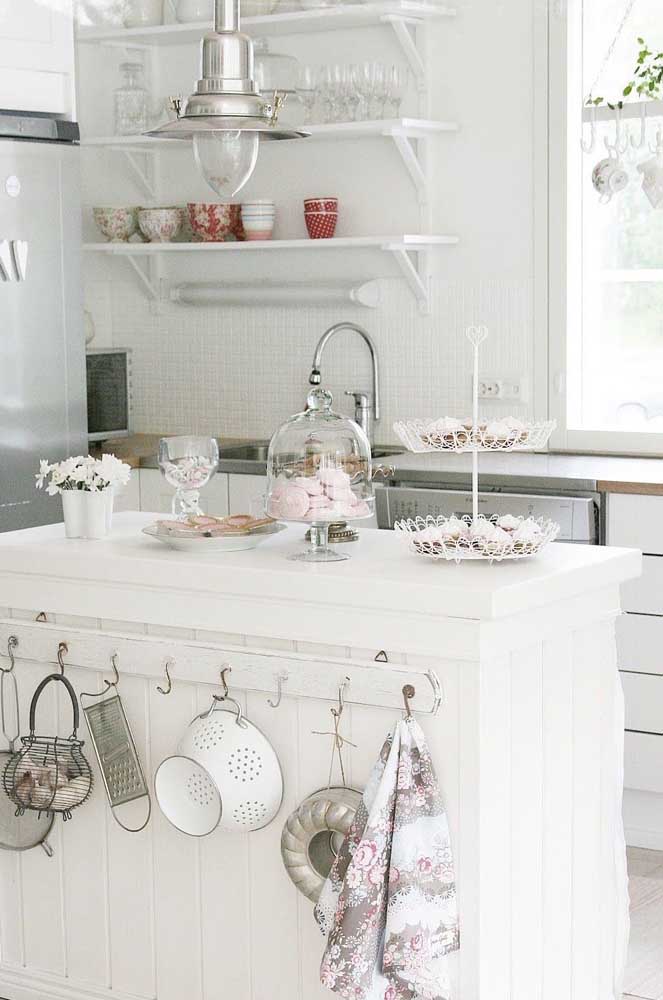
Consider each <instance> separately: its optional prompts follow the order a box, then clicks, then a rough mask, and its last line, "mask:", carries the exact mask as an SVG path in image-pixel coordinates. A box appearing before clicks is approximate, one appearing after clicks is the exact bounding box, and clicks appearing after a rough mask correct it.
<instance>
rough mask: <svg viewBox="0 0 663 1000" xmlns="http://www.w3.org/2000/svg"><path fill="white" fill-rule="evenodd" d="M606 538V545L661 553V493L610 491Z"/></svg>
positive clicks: (662, 520)
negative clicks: (646, 494) (638, 493)
mask: <svg viewBox="0 0 663 1000" xmlns="http://www.w3.org/2000/svg"><path fill="white" fill-rule="evenodd" d="M607 541H608V545H621V546H623V547H624V548H629V549H642V551H643V552H646V553H651V554H653V555H663V497H648V496H642V495H638V496H634V495H629V494H621V493H611V494H610V495H609V496H608V527H607Z"/></svg>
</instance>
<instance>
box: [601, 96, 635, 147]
mask: <svg viewBox="0 0 663 1000" xmlns="http://www.w3.org/2000/svg"><path fill="white" fill-rule="evenodd" d="M627 131H628V130H627ZM603 142H604V143H605V148H606V149H607V150H608V153H609V154H610V155H611V156H615V157H617V156H619V155H620V154H621V155H623V154H624V153H625V152H626V150H627V149H628V144H629V136H628V135H626V136H625V137H622V109H621V108H615V141H614V142H610V139H609V138H608V136H607V135H606V137H605V139H604V140H603Z"/></svg>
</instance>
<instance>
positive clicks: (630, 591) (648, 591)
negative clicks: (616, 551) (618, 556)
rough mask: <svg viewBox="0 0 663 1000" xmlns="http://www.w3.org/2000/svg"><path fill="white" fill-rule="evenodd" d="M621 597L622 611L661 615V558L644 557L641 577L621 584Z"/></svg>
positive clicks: (662, 579)
mask: <svg viewBox="0 0 663 1000" xmlns="http://www.w3.org/2000/svg"><path fill="white" fill-rule="evenodd" d="M621 595H622V607H623V609H624V611H637V612H639V613H640V614H647V615H663V557H661V556H645V557H644V558H643V560H642V576H640V577H638V579H637V580H629V581H628V582H627V583H624V584H622V588H621Z"/></svg>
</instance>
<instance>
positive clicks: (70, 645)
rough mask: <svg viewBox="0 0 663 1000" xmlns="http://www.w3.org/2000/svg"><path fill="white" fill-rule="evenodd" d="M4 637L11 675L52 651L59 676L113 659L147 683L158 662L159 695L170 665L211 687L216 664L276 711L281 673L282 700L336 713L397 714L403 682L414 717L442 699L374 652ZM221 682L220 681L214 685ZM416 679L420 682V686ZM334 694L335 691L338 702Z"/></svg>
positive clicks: (48, 659) (18, 627) (30, 630)
mask: <svg viewBox="0 0 663 1000" xmlns="http://www.w3.org/2000/svg"><path fill="white" fill-rule="evenodd" d="M10 636H13V637H15V639H16V640H17V643H16V645H13V647H12V652H13V654H14V659H15V662H16V664H17V666H18V667H19V670H20V663H21V660H31V661H33V662H38V663H44V664H49V663H52V661H53V652H54V649H57V650H58V665H59V667H60V669H61V670H64V660H63V657H64V655H65V654H66V658H67V671H68V672H69V671H70V670H71V669H74V668H84V669H88V670H95V671H98V672H100V673H107V671H108V664H109V662H110V663H112V662H113V659H112V658H113V656H116V657H119V662H121V663H123V664H126V668H125V670H124V671H123V675H124V676H125V677H126V676H128V675H133V676H138V677H144V678H146V679H149V680H151V681H153V682H154V681H159V679H160V678H162V677H163V676H164V664H166V667H167V669H166V679H167V682H168V686H167V687H166V688H162V689H161V690H162V693H164V694H165V693H168V692H170V691H172V690H173V684H172V680H171V670H172V668H173V665H174V664H175V663H177V675H178V678H179V679H180V681H181V682H182V684H183V685H184V684H187V685H188V684H209V685H211V686H216V685H218V682H219V668H220V666H224V669H225V668H226V666H227V665H229V664H232V671H233V673H232V677H233V688H234V689H235V690H236V691H238V690H244V691H259V692H264V693H265V694H271V693H273V691H274V679H275V678H276V679H277V685H278V687H277V698H276V699H275V700H274V701H273V702H272V704H273V705H276V706H277V707H278V705H280V704H282V701H281V700H279V693H278V691H279V689H280V697H281V699H282V698H283V694H284V692H283V688H284V685H285V683H286V675H287V697H288V698H311V699H318V700H324V701H329V702H333V703H335V704H336V705H338V708H339V709H342V707H343V706H344V705H345V706H351V705H354V706H357V707H359V706H363V707H368V708H390V709H396V710H398V709H402V706H403V694H402V690H403V686H404V685H405V684H411V685H412V686H413V687H414V688H415V690H416V691H417V696H416V701H415V702H414V704H412V706H411V707H412V709H413V710H414V711H415V712H416V713H417V714H418V715H435V714H437V712H438V711H439V709H440V706H441V704H442V702H443V700H444V698H443V692H442V686H441V683H440V679H439V676H438V674H437V672H436V671H435V670H433V669H426V668H419V669H417V668H416V667H414V668H413V667H408V666H404V665H401V664H395V663H389V662H388V661H387V660H386V659H385V657H386V654H385V653H384V652H383V651H380V653H378V654H377V656H378V658H377V660H376V659H375V658H374V659H369V660H358V659H357V660H355V659H349V658H345V657H329V656H318V655H315V654H308V653H297V652H283V651H282V650H273V649H262V648H247V647H246V646H233V645H225V644H224V645H220V644H215V643H212V642H209V643H207V642H203V641H193V640H189V639H172V638H161V637H159V636H153V635H124V634H122V633H117V632H102V631H101V630H95V629H81V628H66V627H64V626H58V625H51V624H50V623H39V624H35V623H34V622H27V621H17V620H16V619H0V649H3V648H7V643H8V640H9V637H10ZM5 669H7V668H5ZM226 673H227V671H226ZM346 678H347V680H346ZM224 680H225V677H223V678H222V684H223V681H224ZM423 680H425V681H426V684H425V685H424V686H423V687H422V686H421V685H422V681H423ZM105 684H106V688H105V691H107V690H108V688H109V686H110V687H113V686H114V684H115V680H113V681H108V680H105ZM427 687H430V689H431V692H432V701H431V699H430V698H427V697H425V695H424V694H423V693H424V692H425V690H426V688H427ZM226 689H227V681H226V684H225V686H224V694H221V695H218V694H217V695H215V696H214V699H213V700H214V702H215V703H216V702H219V701H223V700H225V699H226V697H227V695H226V693H225V692H226ZM339 689H342V693H341V696H340V700H339ZM420 690H421V693H422V696H421V697H420V696H419V691H420ZM337 710H338V709H337Z"/></svg>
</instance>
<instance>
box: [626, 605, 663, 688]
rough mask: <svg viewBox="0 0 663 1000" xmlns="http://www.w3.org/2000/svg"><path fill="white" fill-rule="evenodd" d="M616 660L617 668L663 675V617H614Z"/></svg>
mask: <svg viewBox="0 0 663 1000" xmlns="http://www.w3.org/2000/svg"><path fill="white" fill-rule="evenodd" d="M617 663H618V664H619V669H620V670H634V671H637V672H640V673H646V674H662V675H663V618H659V617H658V616H656V615H620V617H619V618H618V619H617Z"/></svg>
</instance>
